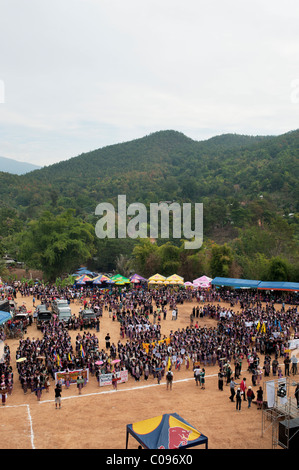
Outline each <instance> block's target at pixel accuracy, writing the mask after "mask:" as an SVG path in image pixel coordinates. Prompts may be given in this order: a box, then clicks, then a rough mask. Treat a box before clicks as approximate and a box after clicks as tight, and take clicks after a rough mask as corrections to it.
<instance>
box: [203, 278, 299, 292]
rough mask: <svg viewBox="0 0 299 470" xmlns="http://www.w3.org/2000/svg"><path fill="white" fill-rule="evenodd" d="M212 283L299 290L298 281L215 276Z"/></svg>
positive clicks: (226, 285) (238, 286) (216, 284)
mask: <svg viewBox="0 0 299 470" xmlns="http://www.w3.org/2000/svg"><path fill="white" fill-rule="evenodd" d="M211 284H212V285H213V286H223V287H224V286H225V287H234V288H235V289H242V288H247V289H266V290H288V291H299V283H298V282H271V281H256V280H250V279H234V278H229V277H215V278H214V279H213V280H212V282H211Z"/></svg>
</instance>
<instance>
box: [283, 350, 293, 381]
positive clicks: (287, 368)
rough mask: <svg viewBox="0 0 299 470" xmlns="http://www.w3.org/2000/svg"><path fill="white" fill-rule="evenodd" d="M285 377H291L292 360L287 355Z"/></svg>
mask: <svg viewBox="0 0 299 470" xmlns="http://www.w3.org/2000/svg"><path fill="white" fill-rule="evenodd" d="M283 362H284V375H285V376H287V375H288V376H289V375H290V362H291V360H290V358H289V355H288V354H287V355H286V357H285V359H284V361H283Z"/></svg>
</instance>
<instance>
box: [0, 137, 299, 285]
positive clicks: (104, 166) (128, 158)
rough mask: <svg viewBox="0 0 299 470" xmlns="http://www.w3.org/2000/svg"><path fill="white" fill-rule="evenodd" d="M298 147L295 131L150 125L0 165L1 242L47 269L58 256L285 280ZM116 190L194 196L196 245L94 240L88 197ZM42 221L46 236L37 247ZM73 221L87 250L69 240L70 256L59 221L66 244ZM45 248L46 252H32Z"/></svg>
mask: <svg viewBox="0 0 299 470" xmlns="http://www.w3.org/2000/svg"><path fill="white" fill-rule="evenodd" d="M298 156H299V130H296V131H292V132H289V133H286V134H283V135H280V136H255V137H254V136H246V135H237V134H226V135H220V136H216V137H214V138H211V139H208V140H206V141H200V142H197V141H194V140H192V139H190V138H188V137H186V136H185V135H184V134H182V133H180V132H176V131H160V132H156V133H153V134H150V135H148V136H146V137H144V138H141V139H136V140H133V141H130V142H125V143H120V144H117V145H111V146H107V147H104V148H101V149H97V150H94V151H91V152H87V153H84V154H82V155H79V156H77V157H74V158H71V159H69V160H66V161H62V162H60V163H56V164H54V165H50V166H47V167H43V168H42V169H39V170H35V171H32V172H30V173H27V174H26V175H20V176H18V175H12V174H9V173H0V185H1V186H0V187H1V190H0V191H1V207H0V213H1V221H2V224H1V227H0V236H1V251H2V252H9V253H10V254H11V255H12V256H15V257H17V258H18V260H24V261H25V262H26V263H27V264H31V265H33V266H32V267H35V268H38V269H40V268H42V269H44V270H45V267H46V265H49V263H50V264H51V263H53V264H55V265H56V268H55V269H51V270H49V273H48V276H50V277H53V276H54V274H55V276H56V275H58V274H62V273H59V263H60V266H63V272H65V271H68V270H70V269H72V268H75V267H76V266H78V265H80V264H81V263H87V262H88V264H89V266H90V267H92V268H93V269H96V270H98V271H110V270H112V269H116V268H117V267H118V269H119V270H121V269H123V270H126V271H128V270H130V269H133V270H137V271H138V270H139V271H142V272H140V274H144V275H147V274H151V273H153V271H155V270H156V269H157V270H159V269H160V271H164V273H165V274H168V273H169V274H173V273H174V272H180V273H181V274H182V275H184V276H185V277H189V278H191V277H192V276H194V278H195V277H197V274H199V275H200V274H207V275H209V274H210V275H223V274H225V275H232V276H234V277H251V278H256V279H261V278H265V277H267V278H268V279H269V276H270V277H271V278H272V280H276V279H278V280H294V281H295V280H298V240H299V237H298V220H299V216H298V212H299V188H298V180H299V178H298V177H299V165H298ZM121 194H124V195H126V197H127V203H128V204H130V203H133V202H142V203H144V204H145V205H146V206H147V207H149V204H150V203H153V202H159V201H176V202H178V203H180V204H182V203H183V202H190V203H192V204H194V203H196V202H202V203H203V207H204V244H203V246H202V247H201V249H199V250H197V251H195V252H192V253H191V250H184V248H183V244H182V242H181V241H180V240H177V239H173V238H170V240H165V239H158V240H156V243H155V244H152V243H150V245H148V240H131V239H125V240H118V239H115V240H107V239H106V240H99V239H97V237H96V236H95V234H94V227H95V223H96V221H97V217H96V216H95V208H96V206H97V204H99V203H100V202H110V203H112V204H114V206H115V207H117V196H118V195H121ZM46 221H47V222H48V225H47V235H48V240H44V242H45V244H40V245H39V246H37V237H39V238H40V237H41V233H42V230H43V227H45V224H46ZM59 221H60V227H61V235H62V230H64V234H63V240H62V238H61V237H60V236H59V223H58V222H59ZM51 223H52V224H53V226H52V228H51V227H50V226H51ZM80 224H84V225H85V231H84V233H85V236H84V237H85V238H84V240H85V241H86V240H88V248H89V249H88V250H86V249H84V250H83V247H82V245H81V246H80V247H79V245H80V243H79V240H78V239H77V242H76V243H77V248H78V252H77V253H78V254H77V256H76V250H75V251H74V250H73V248H74V247H73V246H72V248H70V246H69V244H68V243H67V239H68V236H69V234H68V231H67V230H71V226H73V229H74V227H75V229H74V231H73V232H72V235H71V239H72V240H73V243H75V240H76V233H77V234H78V235H77V236H78V237H79V234H80V233H82V232H81V229H82V227H79V226H80ZM52 229H53V233H52V232H51V230H52ZM39 230H41V232H39ZM86 231H87V232H88V235H87V232H86ZM50 233H52V236H50ZM89 233H90V236H89ZM55 237H56V238H55ZM90 237H91V238H90ZM53 240H55V243H54V242H53ZM80 241H82V240H80ZM86 243H87V242H86ZM45 247H47V249H48V254H49V256H48V257H46V258H45V257H44V254H42V253H41V250H43V251H45V249H46V248H45ZM138 250H139V251H138ZM142 250H143V251H144V252H143V253H142V256H141V255H140V252H142ZM217 250H218V252H217ZM221 250H222V251H221ZM66 251H68V252H69V253H70V252H71V253H72V254H73V255H72V258H74V262H73V263H72V262H71V260H70V257H68V262H66V263H65V259H64V254H65V253H66ZM216 252H217V253H216ZM221 253H222V254H221ZM121 255H122V256H121ZM217 256H218V257H219V259H220V261H219V262H218V264H217V263H215V258H217ZM122 265H123V267H122ZM150 271H151V272H150ZM203 271H204V272H203ZM46 274H47V273H46ZM161 274H163V273H162V272H161Z"/></svg>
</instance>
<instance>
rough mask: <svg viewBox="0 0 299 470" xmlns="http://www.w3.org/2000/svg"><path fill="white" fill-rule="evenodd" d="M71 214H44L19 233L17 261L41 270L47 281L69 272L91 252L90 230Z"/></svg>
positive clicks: (92, 239) (89, 226)
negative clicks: (18, 257)
mask: <svg viewBox="0 0 299 470" xmlns="http://www.w3.org/2000/svg"><path fill="white" fill-rule="evenodd" d="M74 212H75V211H74V210H72V209H69V210H67V211H66V212H63V213H62V214H60V215H57V216H54V215H53V214H52V213H50V212H44V213H43V215H42V216H41V217H40V218H39V219H38V220H33V221H31V222H30V223H29V226H28V230H27V231H26V232H23V233H21V234H20V237H19V239H20V259H21V260H23V261H24V262H26V264H27V266H29V267H34V268H38V269H41V270H42V271H43V272H44V275H45V278H46V279H48V280H54V279H56V277H58V276H59V275H61V274H63V273H66V272H67V273H70V272H71V271H73V270H74V269H75V268H76V267H77V266H78V265H79V264H81V263H85V262H86V261H88V260H89V259H90V258H91V256H92V255H93V253H94V241H95V233H94V227H93V226H92V225H91V224H87V223H85V222H84V221H82V220H80V219H78V218H76V217H75V216H74Z"/></svg>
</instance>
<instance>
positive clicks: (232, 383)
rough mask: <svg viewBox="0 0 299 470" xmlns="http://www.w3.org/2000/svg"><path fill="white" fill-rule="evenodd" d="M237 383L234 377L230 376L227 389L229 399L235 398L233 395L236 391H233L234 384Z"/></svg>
mask: <svg viewBox="0 0 299 470" xmlns="http://www.w3.org/2000/svg"><path fill="white" fill-rule="evenodd" d="M236 385H238V384H236V382H235V381H234V378H233V377H232V378H231V381H230V384H229V390H230V397H229V399H230V401H235V400H234V398H235V395H236V391H235V386H236Z"/></svg>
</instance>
